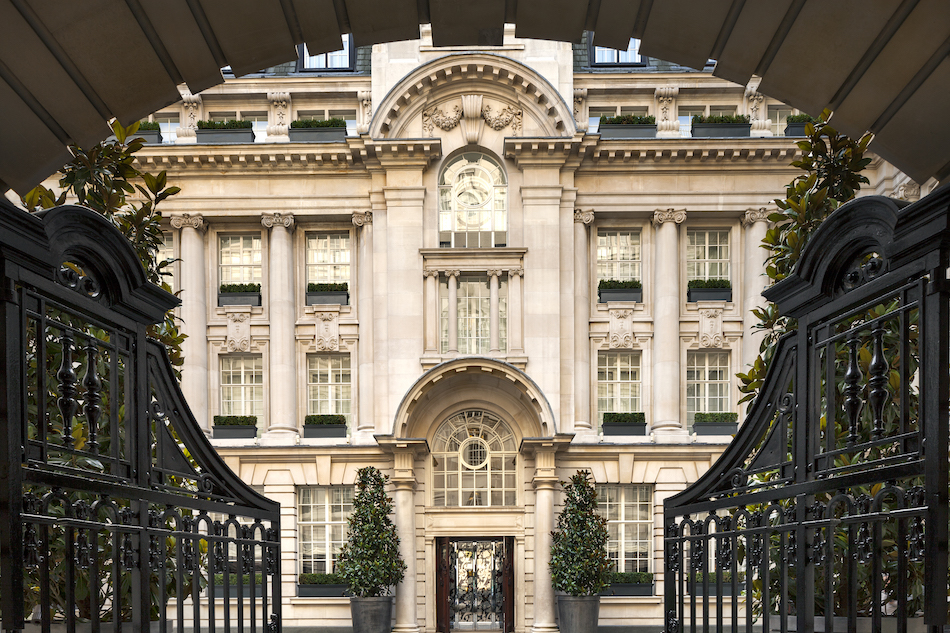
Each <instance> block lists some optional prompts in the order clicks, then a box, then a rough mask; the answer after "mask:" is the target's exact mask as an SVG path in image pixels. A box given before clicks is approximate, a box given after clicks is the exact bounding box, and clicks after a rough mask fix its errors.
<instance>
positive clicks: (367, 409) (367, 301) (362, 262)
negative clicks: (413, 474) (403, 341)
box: [352, 211, 376, 444]
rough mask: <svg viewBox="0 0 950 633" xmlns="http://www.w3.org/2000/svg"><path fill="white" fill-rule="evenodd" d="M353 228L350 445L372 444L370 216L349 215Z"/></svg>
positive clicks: (371, 256) (371, 224) (369, 214)
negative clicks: (354, 345) (354, 343)
mask: <svg viewBox="0 0 950 633" xmlns="http://www.w3.org/2000/svg"><path fill="white" fill-rule="evenodd" d="M353 226H355V227H356V234H357V236H356V239H357V241H358V244H359V246H358V254H357V261H356V272H357V275H358V279H357V285H356V292H357V299H356V310H357V317H358V319H359V333H360V339H359V341H360V342H359V361H358V362H359V372H358V374H357V375H358V380H359V382H358V384H357V397H358V399H359V404H358V408H359V410H358V419H357V421H356V433H354V434H353V438H352V442H353V443H354V444H372V443H373V441H374V440H373V433H374V432H375V430H376V426H375V424H376V422H375V409H374V407H373V402H374V384H375V377H374V375H373V358H374V351H373V350H374V345H373V213H372V212H371V211H367V212H366V213H354V214H353Z"/></svg>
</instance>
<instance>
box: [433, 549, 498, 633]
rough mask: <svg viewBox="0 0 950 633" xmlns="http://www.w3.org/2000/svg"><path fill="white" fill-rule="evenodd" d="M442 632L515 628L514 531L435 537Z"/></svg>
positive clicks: (437, 613)
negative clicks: (484, 535)
mask: <svg viewBox="0 0 950 633" xmlns="http://www.w3.org/2000/svg"><path fill="white" fill-rule="evenodd" d="M436 551H437V553H438V557H439V559H438V564H437V567H436V589H437V591H436V594H437V595H436V600H437V602H436V622H437V627H438V631H439V632H440V633H456V632H462V631H473V632H475V631H499V632H513V631H514V630H515V625H514V619H515V618H514V615H515V603H514V586H515V582H514V537H510V536H508V537H493V538H469V537H466V538H453V537H441V538H437V539H436Z"/></svg>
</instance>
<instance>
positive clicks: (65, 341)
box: [56, 331, 79, 448]
mask: <svg viewBox="0 0 950 633" xmlns="http://www.w3.org/2000/svg"><path fill="white" fill-rule="evenodd" d="M59 344H60V346H61V347H62V354H63V359H62V361H61V363H60V366H59V371H58V372H56V379H57V380H59V398H58V399H57V400H56V404H57V406H58V407H59V413H60V415H61V416H62V417H63V445H64V446H66V448H69V447H71V446H72V445H73V434H72V425H73V417H74V416H75V415H76V409H77V408H79V403H78V402H77V401H76V394H77V393H78V390H77V389H76V383H77V381H78V378H77V376H76V371H75V370H74V369H73V337H72V336H70V335H69V333H68V332H65V331H64V332H63V334H62V335H61V336H60V337H59Z"/></svg>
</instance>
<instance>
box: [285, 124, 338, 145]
mask: <svg viewBox="0 0 950 633" xmlns="http://www.w3.org/2000/svg"><path fill="white" fill-rule="evenodd" d="M287 134H288V136H290V142H291V143H342V142H343V141H344V140H345V139H346V128H345V127H292V128H290V129H289V130H287Z"/></svg>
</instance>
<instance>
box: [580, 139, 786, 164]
mask: <svg viewBox="0 0 950 633" xmlns="http://www.w3.org/2000/svg"><path fill="white" fill-rule="evenodd" d="M578 153H579V154H580V157H581V159H582V163H581V167H580V168H581V169H583V168H584V167H594V166H605V165H606V166H617V167H622V166H624V165H633V164H641V165H649V164H657V165H660V164H670V165H672V164H676V165H679V166H682V165H684V164H692V165H700V164H703V163H718V164H724V165H725V164H744V163H764V164H767V165H769V166H770V167H774V166H775V165H776V164H779V165H783V166H784V165H788V164H789V163H791V162H792V161H793V160H795V159H796V158H798V157H799V156H800V155H801V151H800V150H799V149H798V147H797V146H796V145H795V144H794V142H793V140H792V139H788V138H785V137H781V136H773V137H761V138H730V139H706V138H661V139H656V138H649V139H606V140H604V139H601V140H600V141H599V142H598V143H596V144H586V143H585V144H583V145H581V146H580V147H579V149H578Z"/></svg>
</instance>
